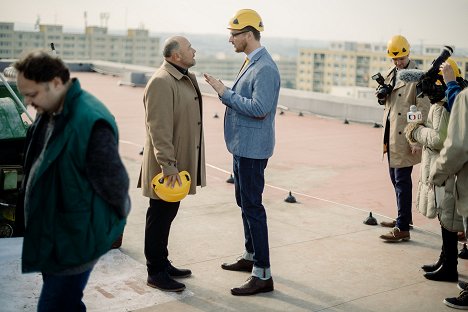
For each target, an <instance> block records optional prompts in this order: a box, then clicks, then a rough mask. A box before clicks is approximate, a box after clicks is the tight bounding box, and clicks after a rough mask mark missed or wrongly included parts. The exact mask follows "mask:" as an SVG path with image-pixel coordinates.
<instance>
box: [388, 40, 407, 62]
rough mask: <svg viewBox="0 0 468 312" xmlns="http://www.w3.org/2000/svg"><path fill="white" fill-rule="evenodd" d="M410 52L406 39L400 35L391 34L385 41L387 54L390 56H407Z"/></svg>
mask: <svg viewBox="0 0 468 312" xmlns="http://www.w3.org/2000/svg"><path fill="white" fill-rule="evenodd" d="M409 52H410V45H409V43H408V40H406V38H405V37H403V36H401V35H396V36H393V37H392V38H391V39H390V40H388V42H387V56H388V57H391V58H397V57H403V56H407V55H408V54H409Z"/></svg>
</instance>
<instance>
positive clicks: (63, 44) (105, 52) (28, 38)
mask: <svg viewBox="0 0 468 312" xmlns="http://www.w3.org/2000/svg"><path fill="white" fill-rule="evenodd" d="M50 43H54V45H55V49H56V50H57V54H58V55H60V56H62V57H63V58H64V59H66V60H103V61H112V62H120V63H127V64H138V65H146V66H158V65H159V63H160V61H161V60H160V59H159V55H160V53H159V38H157V37H151V36H150V35H149V32H148V30H146V29H128V31H127V34H126V35H111V34H108V32H107V27H97V26H87V27H86V28H85V32H84V33H83V34H78V33H65V32H63V27H62V26H61V25H45V24H41V25H39V30H38V31H15V30H14V24H13V23H5V22H0V58H12V59H15V58H18V57H19V55H20V54H21V53H23V52H24V51H28V50H31V49H41V48H42V49H44V48H49V47H50Z"/></svg>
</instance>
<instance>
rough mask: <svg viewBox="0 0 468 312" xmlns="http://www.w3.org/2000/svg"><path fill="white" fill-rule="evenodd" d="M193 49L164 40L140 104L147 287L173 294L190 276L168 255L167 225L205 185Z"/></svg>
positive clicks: (178, 41) (185, 43) (183, 41)
mask: <svg viewBox="0 0 468 312" xmlns="http://www.w3.org/2000/svg"><path fill="white" fill-rule="evenodd" d="M195 52H196V51H195V49H194V48H193V47H192V45H191V44H190V42H189V40H188V39H187V38H185V37H182V36H174V37H171V38H169V39H167V40H166V41H165V43H164V47H163V56H164V62H163V64H162V65H161V67H160V68H159V69H158V70H156V72H155V73H154V74H153V76H152V77H151V79H150V80H149V81H148V83H147V85H146V88H145V91H144V96H143V104H144V106H145V125H146V141H145V146H144V149H143V161H142V165H141V173H140V181H139V183H138V186H139V187H141V188H142V192H143V196H145V197H148V198H149V207H148V210H147V212H146V227H145V247H144V248H145V257H146V267H147V271H148V277H147V285H148V286H150V287H154V288H158V289H161V290H164V291H172V292H179V291H182V290H184V289H185V285H184V284H183V283H181V282H179V281H177V280H175V278H181V277H187V276H190V275H191V274H192V271H191V270H189V269H180V268H177V267H175V266H174V265H172V263H171V262H170V261H169V259H168V255H169V251H168V248H167V246H168V240H169V233H170V229H171V224H172V221H173V220H174V218H175V217H176V215H177V212H178V210H179V206H180V201H181V200H182V199H183V198H184V197H185V196H186V195H187V194H195V193H196V187H197V186H205V185H206V172H205V148H204V139H203V120H202V96H201V93H200V89H199V87H198V83H197V80H196V77H195V75H194V74H192V73H191V72H190V71H189V68H191V67H192V66H194V65H195Z"/></svg>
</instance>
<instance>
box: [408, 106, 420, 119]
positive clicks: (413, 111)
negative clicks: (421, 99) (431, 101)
mask: <svg viewBox="0 0 468 312" xmlns="http://www.w3.org/2000/svg"><path fill="white" fill-rule="evenodd" d="M406 121H408V122H422V113H421V112H420V111H418V108H417V107H416V105H411V106H410V111H409V112H408V113H406Z"/></svg>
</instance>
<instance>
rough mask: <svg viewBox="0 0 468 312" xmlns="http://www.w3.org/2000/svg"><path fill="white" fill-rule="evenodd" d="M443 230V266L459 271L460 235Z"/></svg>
mask: <svg viewBox="0 0 468 312" xmlns="http://www.w3.org/2000/svg"><path fill="white" fill-rule="evenodd" d="M441 228H442V255H443V257H444V258H443V260H444V261H443V264H444V266H447V269H452V270H455V271H456V270H457V264H458V235H457V232H451V231H449V230H446V229H445V228H444V227H443V226H441Z"/></svg>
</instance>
